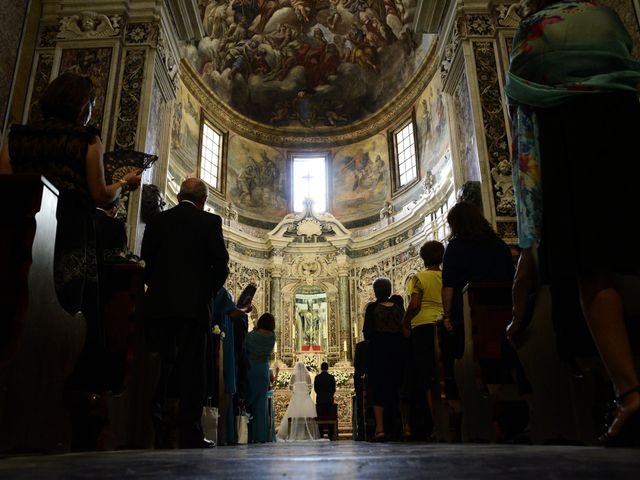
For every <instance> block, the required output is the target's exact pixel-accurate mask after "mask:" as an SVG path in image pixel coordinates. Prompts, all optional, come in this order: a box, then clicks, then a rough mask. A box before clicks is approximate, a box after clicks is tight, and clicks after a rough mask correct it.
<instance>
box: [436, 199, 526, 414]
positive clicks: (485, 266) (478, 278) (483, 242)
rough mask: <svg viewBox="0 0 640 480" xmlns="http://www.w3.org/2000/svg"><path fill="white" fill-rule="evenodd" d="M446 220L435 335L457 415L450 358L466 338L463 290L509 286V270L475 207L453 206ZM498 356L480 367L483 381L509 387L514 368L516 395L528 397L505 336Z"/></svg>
mask: <svg viewBox="0 0 640 480" xmlns="http://www.w3.org/2000/svg"><path fill="white" fill-rule="evenodd" d="M447 222H448V223H449V227H450V228H451V233H450V235H449V243H448V244H447V247H446V249H445V252H444V257H443V260H442V308H443V312H444V313H443V320H444V321H443V323H444V327H445V329H446V331H447V332H448V335H447V334H444V333H443V335H442V336H441V352H442V359H443V367H444V374H445V390H446V395H447V400H448V401H449V404H450V405H451V406H452V407H453V408H454V411H455V413H456V414H459V413H460V412H459V410H458V406H459V403H458V400H459V398H460V397H459V392H458V388H457V385H456V382H455V370H454V358H462V355H463V353H464V336H465V335H471V332H465V331H464V312H463V299H462V292H463V289H464V287H465V286H466V285H467V284H469V283H474V282H476V283H484V282H511V281H513V276H514V273H515V268H514V265H513V257H512V255H511V250H510V248H509V246H508V245H507V244H506V243H505V242H504V241H503V240H502V239H501V238H500V237H499V236H498V234H497V233H496V232H495V230H494V229H493V227H492V226H491V224H490V223H489V221H488V220H487V219H486V218H485V217H484V216H483V215H482V212H481V211H480V209H479V208H477V207H476V206H475V205H472V204H470V203H467V202H459V203H457V204H455V205H454V206H453V207H451V209H450V210H449V213H448V214H447ZM501 357H502V358H501V360H498V361H495V362H493V361H490V360H485V361H484V362H483V364H481V369H482V379H483V382H484V383H485V384H503V383H512V378H511V373H512V371H513V370H515V372H516V376H517V382H518V390H519V393H520V394H521V395H525V394H529V393H531V385H530V384H529V382H528V380H527V379H526V376H525V374H524V369H523V368H522V365H521V364H520V361H519V359H518V356H517V354H516V352H515V350H514V349H513V348H512V347H511V345H509V342H508V341H507V338H506V333H505V335H504V337H503V339H502V348H501Z"/></svg>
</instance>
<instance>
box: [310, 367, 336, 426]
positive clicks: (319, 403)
mask: <svg viewBox="0 0 640 480" xmlns="http://www.w3.org/2000/svg"><path fill="white" fill-rule="evenodd" d="M313 389H314V390H315V392H316V411H317V412H318V417H328V416H330V415H333V414H334V413H335V412H334V409H333V396H334V395H335V393H336V379H335V377H334V376H333V375H331V374H330V373H329V364H328V363H327V362H322V365H320V373H319V374H318V375H316V378H315V379H314V380H313ZM332 429H333V427H329V438H333V432H332ZM320 433H321V434H322V432H320Z"/></svg>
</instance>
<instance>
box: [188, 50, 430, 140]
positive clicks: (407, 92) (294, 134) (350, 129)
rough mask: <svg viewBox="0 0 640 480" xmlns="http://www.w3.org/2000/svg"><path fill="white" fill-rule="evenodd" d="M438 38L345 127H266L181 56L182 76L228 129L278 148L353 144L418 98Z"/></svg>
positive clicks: (426, 81) (388, 122)
mask: <svg viewBox="0 0 640 480" xmlns="http://www.w3.org/2000/svg"><path fill="white" fill-rule="evenodd" d="M436 51H437V39H436V40H434V42H433V44H432V46H431V48H430V50H429V53H428V54H427V57H426V58H425V60H424V62H423V64H422V66H421V67H420V69H419V70H418V72H417V73H416V74H415V75H414V77H413V79H412V80H411V81H409V82H408V84H407V85H406V86H405V87H404V88H403V89H402V90H401V91H400V92H398V94H397V95H396V96H395V98H394V99H393V100H391V101H390V102H389V103H388V104H387V106H385V107H384V108H383V109H381V110H380V111H379V112H377V113H376V114H374V115H373V116H372V117H370V118H369V119H367V120H364V121H361V122H357V123H355V124H352V125H350V126H345V127H324V128H318V129H316V130H313V131H310V130H303V129H300V128H297V129H287V128H282V127H277V128H274V127H269V126H266V125H263V124H261V123H258V122H255V121H253V120H250V119H248V118H247V117H245V116H243V115H241V114H239V113H238V112H236V111H235V110H233V109H232V108H231V107H230V106H229V105H227V104H226V103H225V102H223V101H222V100H221V99H220V98H219V97H218V96H217V95H216V94H215V93H214V92H213V90H211V89H210V88H209V87H208V86H207V85H206V84H205V83H204V81H203V80H202V78H201V77H200V75H199V74H198V73H197V72H196V71H195V69H194V68H193V66H192V65H191V64H190V63H189V62H188V61H187V60H186V59H182V61H181V63H180V70H181V79H182V81H183V83H184V84H185V86H186V87H187V89H188V90H189V91H190V92H191V94H192V95H193V96H194V97H195V98H196V99H197V100H198V101H199V102H200V103H201V105H202V106H203V107H204V108H205V110H207V111H208V112H209V113H211V114H212V115H213V116H214V117H215V118H216V120H217V121H218V122H219V123H221V124H222V125H223V126H224V127H226V128H228V129H229V130H233V131H235V132H236V133H238V134H239V135H241V136H243V137H245V138H248V139H250V140H253V141H255V142H258V143H262V144H265V145H271V146H278V147H287V146H293V147H319V148H328V147H336V146H340V145H347V144H350V143H356V142H359V141H361V140H364V139H367V138H370V137H372V136H373V135H375V134H378V133H380V132H381V131H383V130H385V129H386V128H388V127H389V126H390V125H391V124H392V123H394V122H396V121H397V120H398V117H400V116H401V115H403V114H404V113H405V112H406V111H407V110H408V109H410V108H411V107H412V106H413V104H414V103H415V102H416V101H417V99H418V98H419V96H420V95H421V94H422V93H423V92H424V90H425V89H426V88H427V86H428V85H429V82H430V81H431V79H432V78H433V75H434V74H435V73H436V71H437V69H438V64H437V62H436Z"/></svg>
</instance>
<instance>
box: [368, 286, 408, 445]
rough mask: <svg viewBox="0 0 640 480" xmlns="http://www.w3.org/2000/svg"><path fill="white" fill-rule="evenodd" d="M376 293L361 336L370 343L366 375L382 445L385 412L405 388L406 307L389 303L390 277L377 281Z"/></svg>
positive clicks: (378, 436) (369, 307) (377, 436)
mask: <svg viewBox="0 0 640 480" xmlns="http://www.w3.org/2000/svg"><path fill="white" fill-rule="evenodd" d="M373 291H374V293H375V296H376V301H375V302H371V303H370V304H369V305H367V308H366V310H365V315H364V326H363V328H362V333H363V334H364V338H365V340H367V341H368V342H369V347H368V357H369V360H368V368H367V372H368V376H369V383H370V387H371V389H370V391H371V403H372V405H373V413H374V415H375V419H376V432H375V436H374V438H373V441H374V442H381V441H384V440H385V432H384V409H385V407H388V406H390V405H392V404H393V403H394V402H395V401H396V400H397V398H398V396H399V392H400V388H401V387H402V378H403V377H402V374H401V372H402V369H403V345H404V341H403V340H404V337H403V331H402V318H403V317H404V308H402V306H400V305H399V304H398V303H396V302H393V301H391V300H390V298H389V297H390V296H391V281H390V280H389V279H388V278H385V277H379V278H376V279H375V280H374V282H373Z"/></svg>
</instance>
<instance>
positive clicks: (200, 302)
mask: <svg viewBox="0 0 640 480" xmlns="http://www.w3.org/2000/svg"><path fill="white" fill-rule="evenodd" d="M207 192H208V190H207V185H206V184H205V183H204V182H203V181H202V180H200V179H198V178H189V179H187V180H185V181H184V182H183V183H182V185H181V187H180V193H179V194H178V200H179V202H180V203H179V204H178V205H177V206H175V207H174V208H171V209H170V210H167V211H164V212H162V213H159V214H158V215H157V216H155V217H154V218H153V219H152V220H151V221H150V222H149V223H148V224H147V226H146V229H145V232H144V237H143V239H142V253H141V256H142V259H143V260H144V261H145V264H146V266H145V281H146V283H147V286H148V289H147V292H146V295H145V304H144V308H145V317H146V321H147V334H148V340H149V346H150V348H151V350H153V351H156V352H158V353H159V354H160V357H161V367H160V376H159V379H158V385H157V387H156V392H155V395H154V399H153V403H152V416H153V419H154V425H155V427H156V431H159V430H161V429H162V428H163V423H164V420H165V419H164V417H163V413H162V412H163V406H164V402H165V399H166V396H167V387H168V383H169V378H170V376H171V374H172V371H173V370H174V367H175V368H176V369H178V370H177V371H176V372H175V373H176V374H177V375H176V376H177V379H178V384H179V385H178V390H179V397H180V412H179V416H178V433H179V438H180V447H181V448H207V447H213V446H215V444H214V443H213V442H211V441H209V440H207V439H206V438H204V435H203V433H202V424H201V423H200V416H201V414H202V406H203V405H204V397H205V385H206V382H205V352H206V342H207V335H208V329H209V319H210V318H211V311H210V305H211V299H212V297H213V296H214V295H215V294H216V292H217V291H218V290H219V289H220V287H221V286H222V285H223V284H224V282H225V280H226V278H227V274H228V269H227V263H228V261H229V255H228V253H227V249H226V248H225V245H224V238H223V236H222V221H221V219H220V217H219V216H217V215H214V214H211V213H207V212H205V211H204V205H205V202H206V200H207ZM157 438H158V435H156V439H157ZM158 446H162V445H156V447H158Z"/></svg>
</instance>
